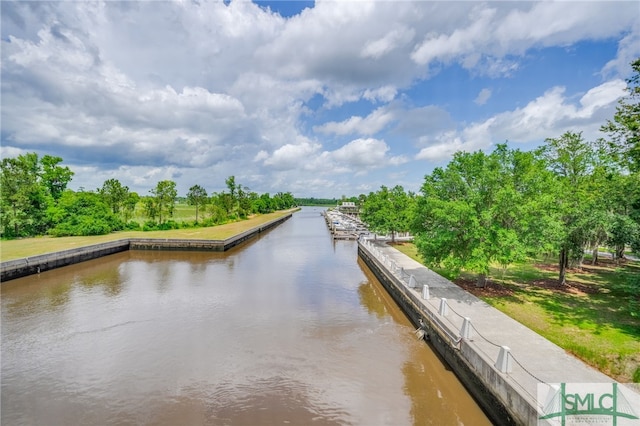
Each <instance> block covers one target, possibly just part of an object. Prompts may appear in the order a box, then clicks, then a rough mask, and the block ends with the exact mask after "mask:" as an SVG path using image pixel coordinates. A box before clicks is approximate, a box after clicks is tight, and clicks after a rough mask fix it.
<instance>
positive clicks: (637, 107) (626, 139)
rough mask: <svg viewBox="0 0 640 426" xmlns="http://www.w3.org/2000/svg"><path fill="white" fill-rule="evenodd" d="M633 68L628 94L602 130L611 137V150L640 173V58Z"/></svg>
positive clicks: (633, 63)
mask: <svg viewBox="0 0 640 426" xmlns="http://www.w3.org/2000/svg"><path fill="white" fill-rule="evenodd" d="M631 67H632V69H633V75H632V76H631V77H630V78H629V79H627V89H626V90H627V93H628V94H627V96H626V97H624V98H622V99H621V100H620V101H619V103H618V107H617V108H616V113H615V115H614V116H613V120H607V124H605V125H604V126H602V127H601V128H600V130H602V131H603V132H605V133H608V134H609V135H610V137H611V141H610V145H611V148H612V149H613V151H614V152H615V153H616V154H617V155H618V156H619V159H620V161H621V162H622V163H624V164H625V165H626V166H627V167H628V168H629V169H630V170H631V171H635V172H640V58H638V59H636V60H634V61H633V62H632V63H631Z"/></svg>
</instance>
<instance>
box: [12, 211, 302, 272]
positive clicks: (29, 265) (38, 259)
mask: <svg viewBox="0 0 640 426" xmlns="http://www.w3.org/2000/svg"><path fill="white" fill-rule="evenodd" d="M292 215H293V213H289V214H287V215H285V216H282V217H279V218H277V219H274V220H271V221H269V222H266V223H263V224H261V225H259V226H256V227H255V228H251V229H249V230H247V231H245V232H242V233H240V234H238V235H234V236H232V237H230V238H227V239H225V240H189V239H168V238H167V239H154V238H127V239H122V240H117V241H110V242H107V243H101V244H94V245H90V246H85V247H78V248H74V249H70V250H63V251H59V252H55V253H46V254H41V255H37V256H31V257H26V258H22V259H15V260H9V261H6V262H2V263H0V281H2V282H5V281H9V280H12V279H15V278H20V277H25V276H27V275H32V274H38V273H40V272H44V271H48V270H50V269H55V268H61V267H63V266H68V265H73V264H74V263H80V262H84V261H87V260H91V259H96V258H98V257H102V256H108V255H110V254H114V253H119V252H122V251H126V250H197V251H226V250H229V249H230V248H232V247H235V246H237V245H238V244H242V243H243V242H245V241H247V240H249V239H251V238H253V237H255V236H257V235H258V234H260V233H262V232H264V231H267V230H269V229H271V228H273V227H276V226H278V225H280V224H281V223H283V222H284V221H286V220H288V219H290V218H291V216H292Z"/></svg>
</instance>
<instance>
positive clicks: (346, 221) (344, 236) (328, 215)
mask: <svg viewBox="0 0 640 426" xmlns="http://www.w3.org/2000/svg"><path fill="white" fill-rule="evenodd" d="M322 214H323V216H324V218H325V221H326V222H327V226H328V227H329V231H331V235H332V237H333V239H334V240H357V239H358V238H360V236H361V235H369V229H368V228H367V226H366V225H365V224H364V223H362V222H361V221H360V219H358V217H357V215H351V214H347V213H343V212H341V211H340V210H335V209H329V210H325V211H324V212H323V213H322Z"/></svg>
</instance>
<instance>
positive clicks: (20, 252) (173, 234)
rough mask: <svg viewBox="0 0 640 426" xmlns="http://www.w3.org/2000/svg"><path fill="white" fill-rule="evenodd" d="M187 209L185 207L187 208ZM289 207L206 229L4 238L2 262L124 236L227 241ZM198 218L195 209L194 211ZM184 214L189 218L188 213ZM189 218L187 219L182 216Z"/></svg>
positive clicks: (274, 216)
mask: <svg viewBox="0 0 640 426" xmlns="http://www.w3.org/2000/svg"><path fill="white" fill-rule="evenodd" d="M185 210H186V209H185ZM289 212H290V210H287V211H280V212H274V213H269V214H262V215H256V216H254V217H251V218H249V219H247V220H241V221H238V222H232V223H226V224H224V225H218V226H210V227H206V228H188V229H174V230H170V231H149V232H143V231H123V232H114V233H111V234H108V235H98V236H90V237H59V238H54V237H36V238H23V239H19V240H4V241H2V242H1V243H0V261H6V260H11V259H20V258H23V257H29V256H35V255H38V254H43V253H51V252H56V251H61V250H68V249H72V248H76V247H82V246H87V245H91V244H98V243H103V242H106V241H114V240H119V239H123V238H179V239H207V240H224V239H226V238H230V237H232V236H234V235H237V234H239V233H241V232H244V231H247V230H249V229H251V228H254V227H256V226H258V225H261V224H263V223H265V222H268V221H270V220H273V219H276V218H278V217H281V216H284V215H285V214H288V213H289ZM193 215H194V216H193V217H194V219H195V209H194V210H193ZM184 217H189V216H188V213H185V216H184ZM183 220H186V219H183Z"/></svg>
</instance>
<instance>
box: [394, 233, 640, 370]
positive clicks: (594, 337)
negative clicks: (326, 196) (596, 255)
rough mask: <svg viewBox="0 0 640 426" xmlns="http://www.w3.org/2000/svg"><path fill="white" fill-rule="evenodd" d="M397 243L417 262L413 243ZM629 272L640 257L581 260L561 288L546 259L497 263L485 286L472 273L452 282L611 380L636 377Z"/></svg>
mask: <svg viewBox="0 0 640 426" xmlns="http://www.w3.org/2000/svg"><path fill="white" fill-rule="evenodd" d="M396 248H397V249H398V250H400V251H402V252H403V253H405V254H407V255H408V256H410V257H412V258H414V259H416V260H417V261H419V262H421V259H420V256H419V254H418V252H417V250H416V247H415V246H414V245H413V244H402V245H397V246H396ZM436 272H439V273H442V271H436ZM628 274H640V262H627V263H625V264H623V265H620V266H617V265H615V264H613V263H612V262H611V261H609V260H602V259H601V260H600V262H599V265H596V266H592V265H589V264H585V265H584V266H583V268H582V269H573V270H570V271H569V274H568V276H567V283H568V284H567V286H564V287H558V286H557V284H556V283H557V277H558V271H557V266H556V265H555V264H553V263H551V262H544V261H535V262H529V263H524V264H518V265H513V266H511V267H509V268H508V269H507V270H506V271H503V270H502V269H498V268H496V269H494V270H492V280H491V282H490V283H489V285H488V286H487V287H486V288H483V289H477V288H475V280H474V277H473V276H471V275H466V276H465V275H464V274H463V275H462V276H461V277H460V278H458V279H456V280H454V281H455V282H456V283H457V284H458V285H460V286H462V287H464V288H465V289H467V290H468V291H469V292H471V293H474V294H475V295H476V296H478V297H480V298H481V299H483V300H485V301H486V302H487V303H489V304H490V305H492V306H494V307H495V308H497V309H499V310H501V311H502V312H504V313H505V314H507V315H509V316H510V317H512V318H514V319H516V320H517V321H519V322H521V323H522V324H524V325H525V326H527V327H529V328H531V329H532V330H534V331H535V332H537V333H539V334H541V335H542V336H544V337H546V338H547V339H549V340H551V341H552V342H554V343H555V344H557V345H558V346H560V347H562V348H564V349H565V350H567V351H568V352H570V353H572V354H574V355H575V356H577V357H578V358H581V359H582V360H584V361H585V362H586V363H588V364H590V365H592V366H594V367H596V368H598V369H599V370H600V371H602V372H604V373H605V374H607V375H609V376H611V377H613V378H614V379H616V380H619V381H621V382H631V381H636V382H640V318H639V317H637V316H632V315H631V314H630V310H629V309H628V306H629V296H628V294H626V293H624V292H622V291H621V288H622V287H623V286H624V283H625V282H626V280H627V277H628ZM443 275H446V274H443Z"/></svg>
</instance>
